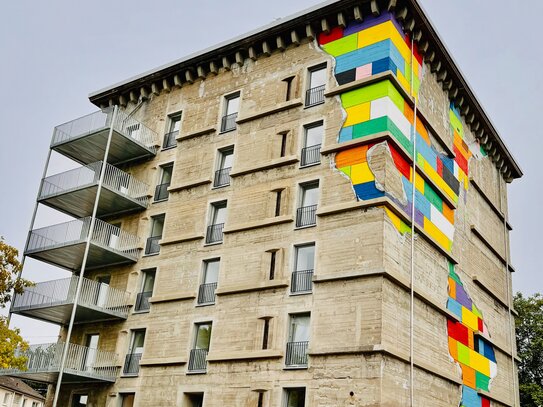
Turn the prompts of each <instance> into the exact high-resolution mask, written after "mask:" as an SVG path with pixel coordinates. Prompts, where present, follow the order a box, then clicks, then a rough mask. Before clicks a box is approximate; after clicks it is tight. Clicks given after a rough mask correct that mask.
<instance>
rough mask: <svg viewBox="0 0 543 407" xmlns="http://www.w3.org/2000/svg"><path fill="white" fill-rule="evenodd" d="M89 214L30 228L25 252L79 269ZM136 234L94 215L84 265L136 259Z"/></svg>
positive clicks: (138, 248)
mask: <svg viewBox="0 0 543 407" xmlns="http://www.w3.org/2000/svg"><path fill="white" fill-rule="evenodd" d="M90 224H91V218H90V217H87V218H82V219H76V220H73V221H69V222H65V223H60V224H58V225H53V226H47V227H45V228H41V229H35V230H32V231H31V232H30V235H29V238H28V244H27V246H26V249H25V255H26V256H29V257H32V258H33V259H37V260H40V261H43V262H46V263H50V264H53V265H56V266H59V267H63V268H66V269H68V270H79V269H80V268H81V265H82V263H83V255H84V252H85V244H86V240H87V237H88V235H89V232H90ZM139 246H140V243H139V238H138V237H137V236H134V235H131V234H129V233H126V232H124V231H122V230H121V229H119V228H118V227H115V226H113V225H110V224H109V223H106V222H104V221H101V220H100V219H96V223H95V225H94V231H93V233H92V236H90V249H89V254H88V258H87V269H93V268H99V267H107V266H113V265H118V264H126V263H135V262H136V261H137V260H138V256H139V252H140V247H139Z"/></svg>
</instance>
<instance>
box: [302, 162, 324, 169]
mask: <svg viewBox="0 0 543 407" xmlns="http://www.w3.org/2000/svg"><path fill="white" fill-rule="evenodd" d="M317 165H321V162H320V161H319V162H318V163H311V164H306V165H300V169H302V168H309V167H315V166H317Z"/></svg>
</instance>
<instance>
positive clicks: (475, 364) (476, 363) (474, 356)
mask: <svg viewBox="0 0 543 407" xmlns="http://www.w3.org/2000/svg"><path fill="white" fill-rule="evenodd" d="M469 361H470V366H471V367H472V368H473V369H475V370H477V371H478V372H480V373H482V374H484V375H485V376H490V360H488V359H487V358H485V357H484V356H483V355H481V354H479V353H477V352H475V351H474V350H472V349H470V351H469Z"/></svg>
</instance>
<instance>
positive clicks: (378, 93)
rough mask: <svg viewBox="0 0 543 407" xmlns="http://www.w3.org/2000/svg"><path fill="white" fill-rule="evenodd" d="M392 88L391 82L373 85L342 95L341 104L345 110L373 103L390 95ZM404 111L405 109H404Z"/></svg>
mask: <svg viewBox="0 0 543 407" xmlns="http://www.w3.org/2000/svg"><path fill="white" fill-rule="evenodd" d="M391 86H392V84H391V83H390V81H382V82H377V83H372V84H371V85H368V86H364V87H363V88H360V89H355V90H351V91H349V92H345V93H343V94H342V95H341V104H342V106H343V108H345V109H346V108H348V107H352V106H356V105H360V104H362V103H367V102H371V101H372V100H376V99H379V98H382V97H385V96H388V95H389V89H390V87H391ZM402 109H403V108H402Z"/></svg>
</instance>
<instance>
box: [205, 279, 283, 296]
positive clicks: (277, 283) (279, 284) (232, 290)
mask: <svg viewBox="0 0 543 407" xmlns="http://www.w3.org/2000/svg"><path fill="white" fill-rule="evenodd" d="M288 285H289V283H288V281H287V280H268V281H264V282H261V283H260V284H254V283H247V284H243V285H240V284H236V285H230V286H224V285H223V286H221V287H220V288H218V289H217V290H215V294H216V295H219V296H220V295H230V294H238V293H248V292H253V291H263V290H271V289H274V288H285V287H288Z"/></svg>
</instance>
